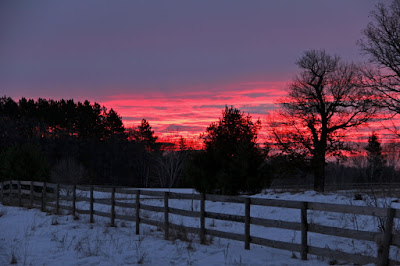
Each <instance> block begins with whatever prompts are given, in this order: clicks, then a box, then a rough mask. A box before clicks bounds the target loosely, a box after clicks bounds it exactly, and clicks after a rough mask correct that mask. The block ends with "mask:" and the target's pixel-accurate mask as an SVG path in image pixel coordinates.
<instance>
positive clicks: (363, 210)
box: [308, 202, 386, 217]
mask: <svg viewBox="0 0 400 266" xmlns="http://www.w3.org/2000/svg"><path fill="white" fill-rule="evenodd" d="M308 209H310V210H314V211H326V212H339V213H351V214H360V215H370V216H382V217H385V216H386V209H383V208H376V207H369V206H355V205H340V204H331V203H318V202H308Z"/></svg>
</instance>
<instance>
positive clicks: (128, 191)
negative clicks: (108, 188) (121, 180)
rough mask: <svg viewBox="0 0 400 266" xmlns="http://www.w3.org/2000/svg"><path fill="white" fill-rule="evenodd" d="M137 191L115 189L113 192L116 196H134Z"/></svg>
mask: <svg viewBox="0 0 400 266" xmlns="http://www.w3.org/2000/svg"><path fill="white" fill-rule="evenodd" d="M136 190H137V189H126V188H116V189H115V192H116V193H118V194H127V195H135V194H136Z"/></svg>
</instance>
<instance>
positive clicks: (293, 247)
mask: <svg viewBox="0 0 400 266" xmlns="http://www.w3.org/2000/svg"><path fill="white" fill-rule="evenodd" d="M250 241H251V243H253V244H257V245H260V246H266V247H271V248H277V249H284V250H289V251H293V252H300V251H301V245H300V244H296V243H289V242H283V241H278V240H271V239H265V238H261V237H255V236H251V237H250Z"/></svg>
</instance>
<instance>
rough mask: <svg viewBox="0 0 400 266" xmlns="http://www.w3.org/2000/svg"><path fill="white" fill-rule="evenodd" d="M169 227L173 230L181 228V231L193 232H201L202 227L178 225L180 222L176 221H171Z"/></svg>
mask: <svg viewBox="0 0 400 266" xmlns="http://www.w3.org/2000/svg"><path fill="white" fill-rule="evenodd" d="M169 227H170V228H171V229H173V230H181V231H184V232H188V233H192V234H199V232H200V228H197V227H191V226H184V225H178V224H174V223H169Z"/></svg>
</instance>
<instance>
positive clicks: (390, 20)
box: [358, 0, 400, 114]
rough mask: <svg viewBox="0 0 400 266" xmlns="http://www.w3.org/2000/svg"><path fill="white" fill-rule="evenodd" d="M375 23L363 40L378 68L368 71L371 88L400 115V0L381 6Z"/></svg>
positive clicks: (374, 14)
mask: <svg viewBox="0 0 400 266" xmlns="http://www.w3.org/2000/svg"><path fill="white" fill-rule="evenodd" d="M371 17H372V21H371V22H370V23H368V25H367V27H366V28H365V30H364V32H363V33H364V39H362V40H359V42H358V44H359V46H360V48H361V50H362V51H363V52H364V53H365V54H366V55H368V56H369V59H370V62H372V63H373V64H375V65H376V66H377V67H376V68H367V69H366V71H365V73H366V75H367V76H368V78H369V84H368V85H369V86H371V87H373V88H374V89H376V91H377V92H378V93H379V96H381V99H382V101H381V106H383V107H386V108H388V109H389V110H391V111H393V112H395V113H397V114H399V113H400V0H393V2H392V3H391V5H390V6H386V5H384V4H382V3H379V4H377V6H376V10H374V11H373V12H371Z"/></svg>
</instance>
